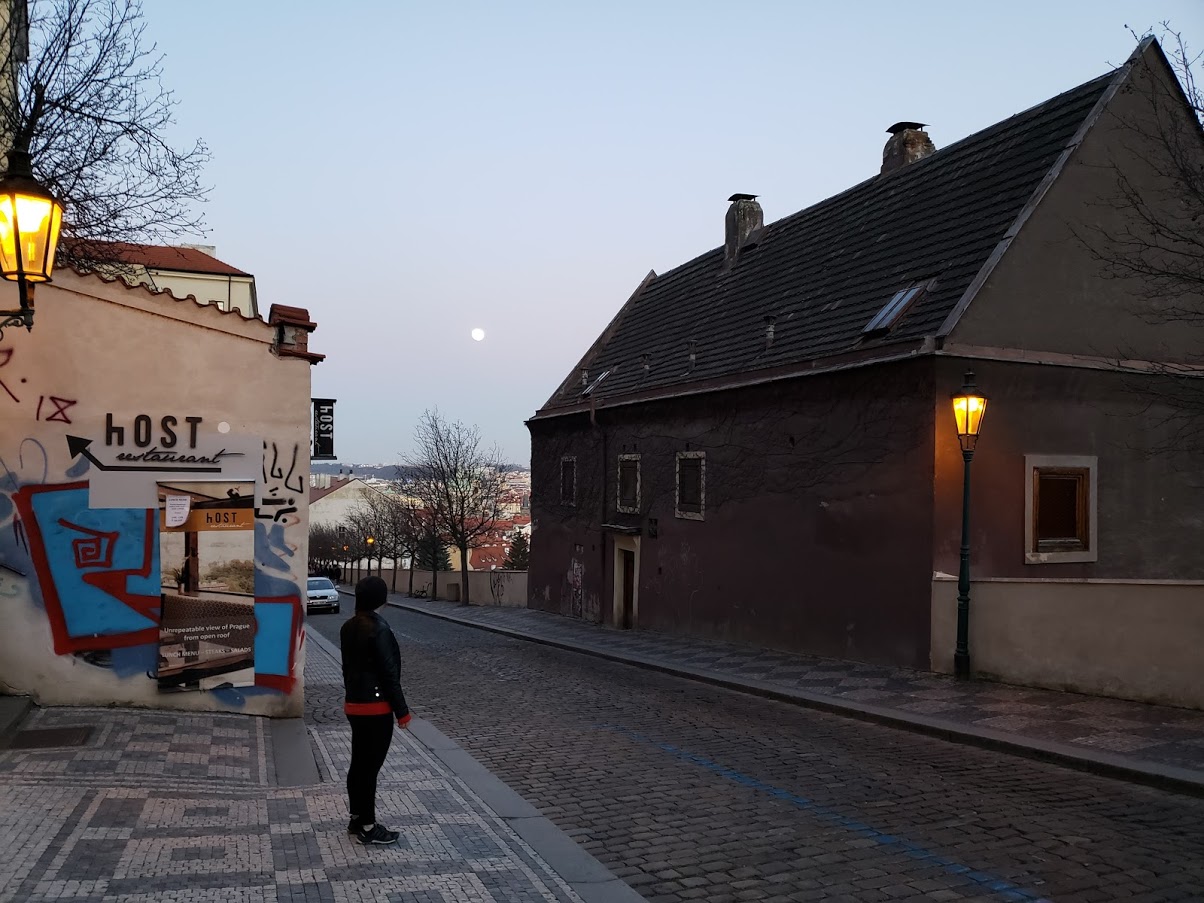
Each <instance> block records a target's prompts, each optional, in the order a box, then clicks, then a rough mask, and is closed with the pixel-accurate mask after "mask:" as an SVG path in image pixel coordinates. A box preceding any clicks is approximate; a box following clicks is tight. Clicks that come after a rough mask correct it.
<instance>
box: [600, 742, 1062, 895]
mask: <svg viewBox="0 0 1204 903" xmlns="http://www.w3.org/2000/svg"><path fill="white" fill-rule="evenodd" d="M594 727H596V728H599V729H601V730H607V731H613V732H614V733H618V734H623V735H624V736H626V737H630V738H631V739H633V740H638V741H640V742H641V743H649V744H651V745H652V746H655V747H656V748H657V749H660V750H663V751H664V752H667V753H669V754H670V755H671V756H674V757H676V758H678V759H680V760H682V761H683V762H689V763H690V764H692V765H697V766H699V767H700V768H705V769H706V770H707V771H710V772H712V773H713V774H717V775H719V776H720V777H722V778H727V779H728V780H729V781H734V782H735V783H737V784H740V785H742V786H744V787H750V788H752V789H753V790H759V791H761V792H763V793H767V794H769V795H770V796H773V797H775V798H777V799H780V800H782V801H783V802H787V803H790V804H791V805H792V806H794V807H796V808H798V809H802V810H803V811H805V812H807V813H808V814H809V815H812V816H814V817H816V818H818V819H820V820H821V821H825V822H829V823H831V824H834V825H837V826H839V827H841V828H844V829H845V830H847V831H850V832H852V833H854V834H857V835H859V836H861V837H865V838H868V839H869V840H872V841H874V843H876V844H878V845H879V846H883V847H889V848H891V849H895V850H899V851H901V852H903V853H905V854H906V855H907V856H908V857H910V858H911V859H915V860H916V861H918V862H923V863H926V864H928V865H934V866H937V867H939V868H940V869H942V870H944V871H945V872H948V873H949V874H951V875H957V876H958V877H961V878H965V879H966V880H967V881H972V882H973V883H975V884H977V885H979V886H981V887H983V888H985V889H987V890H989V891H992V892H993V893H996V894H999V895H1000V896H1001V897H1002V898H1003V899H1005V900H1016V901H1025V903H1050V901H1049V900H1047V899H1046V898H1045V897H1042V896H1041V895H1040V894H1038V893H1037V892H1036V891H1032V890H1028V889H1027V888H1023V887H1020V886H1018V885H1016V884H1012V883H1011V882H1010V881H1006V880H1005V879H1003V878H1000V877H999V876H998V875H992V874H990V873H988V872H982V871H978V870H976V869H972V868H970V866H968V865H963V864H962V863H960V862H957V861H955V860H953V859H949V858H948V857H946V856H941V855H940V854H938V853H933V852H932V851H930V850H926V849H924V848H923V847H921V846H920V845H919V844H916V843H913V842H912V841H910V840H907V839H906V838H903V837H896V836H895V835H893V834H887V833H885V832H882V831H879V830H878V829H877V828H874V827H872V826H871V825H867V824H865V823H864V822H860V821H857V819H855V818H849V817H848V816H847V815H841V814H840V813H839V812H837V811H835V810H833V809H829V808H827V807H826V806H821V805H819V804H818V803H816V802H815V801H814V800H809V799H807V798H806V797H803V796H799V795H798V794H796V793H792V792H791V791H789V790H786V789H784V788H782V787H775V786H774V785H773V784H767V783H765V782H764V781H762V780H759V779H758V778H754V777H753V776H752V775H747V774H744V773H743V772H740V771H736V770H735V769H734V768H728V767H727V766H726V765H721V764H720V763H718V762H714V761H712V760H711V759H708V758H706V757H705V756H700V755H698V754H696V753H692V752H689V751H688V750H685V749H682V748H681V747H679V746H674V745H673V744H672V743H662V742H661V741H659V740H654V739H653V738H651V737H648V736H646V735H644V734H641V733H639V732H638V731H633V730H628V729H627V728H624V727H620V726H618V725H614V724H595V725H594Z"/></svg>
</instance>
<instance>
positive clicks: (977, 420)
mask: <svg viewBox="0 0 1204 903" xmlns="http://www.w3.org/2000/svg"><path fill="white" fill-rule="evenodd" d="M986 412H987V398H986V396H985V395H983V394H981V393H980V392H979V391H978V386H976V385H975V384H974V371H973V370H967V371H966V377H965V382H963V383H962V388H961V391H960V392H955V393H954V394H953V416H954V418H955V419H956V420H957V441H958V443H959V444H960V445H961V448H962V462H963V470H962V548H961V566H960V567H959V568H958V572H957V648H956V650H955V651H954V653H953V673H954V674H955V675H956V676H957V677H959V678H968V677H969V676H970V642H969V641H970V459H971V458H973V457H974V446H975V445H977V444H978V431H979V430H980V429H982V418H983V415H984V414H986Z"/></svg>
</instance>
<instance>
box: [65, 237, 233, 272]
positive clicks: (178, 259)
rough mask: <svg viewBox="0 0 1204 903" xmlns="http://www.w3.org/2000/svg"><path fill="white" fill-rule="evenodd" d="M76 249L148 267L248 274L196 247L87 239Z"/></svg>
mask: <svg viewBox="0 0 1204 903" xmlns="http://www.w3.org/2000/svg"><path fill="white" fill-rule="evenodd" d="M79 250H80V252H81V255H82V256H85V257H91V258H94V259H97V260H99V261H105V260H107V261H111V262H113V263H125V264H134V265H138V266H144V267H146V268H147V269H148V270H173V271H175V272H179V273H204V274H206V275H212V276H247V277H250V276H251V274H250V273H248V272H246V271H244V270H240V269H238V267H234V266H231V265H230V264H228V263H225V262H223V261H221V260H218V259H217V258H216V257H214V256H213V255H212V254H208V253H206V252H205V251H202V250H200V249H199V248H190V247H183V246H174V247H169V246H167V245H142V244H135V243H133V242H126V241H90V242H87V243H86V245H83V244H81V246H80V248H79Z"/></svg>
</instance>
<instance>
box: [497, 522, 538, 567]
mask: <svg viewBox="0 0 1204 903" xmlns="http://www.w3.org/2000/svg"><path fill="white" fill-rule="evenodd" d="M530 562H531V545H530V543H528V542H527V534H526V533H524V532H523V531H522V530H515V531H514V533H513V534H512V535H511V536H510V551H509V552H507V553H506V560H505V561H503V562H502V567H503V568H504V569H505V570H508V571H525V570H526V569H527V567H528V566H529V565H530Z"/></svg>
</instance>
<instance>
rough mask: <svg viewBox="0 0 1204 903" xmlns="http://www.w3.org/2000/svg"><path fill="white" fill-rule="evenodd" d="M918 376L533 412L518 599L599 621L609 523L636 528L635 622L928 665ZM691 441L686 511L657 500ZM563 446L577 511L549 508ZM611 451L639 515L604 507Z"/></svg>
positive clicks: (832, 378) (924, 393)
mask: <svg viewBox="0 0 1204 903" xmlns="http://www.w3.org/2000/svg"><path fill="white" fill-rule="evenodd" d="M931 372H932V362H931V360H928V361H916V362H909V363H905V364H896V365H882V366H878V367H872V368H865V369H862V370H857V371H849V372H846V373H843V374H835V375H827V376H816V377H807V378H801V379H797V380H794V381H792V382H789V383H777V384H773V385H770V386H763V387H756V388H750V389H742V390H731V391H728V392H723V393H714V394H710V395H701V396H697V397H693V398H682V399H678V400H676V401H671V402H670V401H664V402H657V403H649V404H643V405H633V406H630V407H616V408H603V409H601V410H599V411H597V412H596V422H597V425H596V426H593V427H591V426H590V424H589V417H588V415H576V416H574V418H572V419H569V418H557V419H556V420H551V421H545V422H541V421H534V422H532V424H531V430H532V517H533V519H534V532H533V537H532V553H531V570H530V587H531V590H530V592H531V601H530V604H531V605H532V607H538V608H543V609H545V610H550V611H557V612H560V613H563V614H576V613H577V610H580V611H581V612H582V614H583V615H584V616H586V617H591V618H593V619H596V620H602V621H606V622H609V621H610V619H611V599H612V598H613V593H614V577H613V570H614V569H613V538H612V536H611V535H609V534H606V533H604V532H603V531H600V530H599V529H598V524H599V523H603V522H604V523H608V524H622V525H628V526H631V527H637V528H639V530H640V532H641V536H640V563H639V568H640V570H639V617H638V625H637V626H639V627H644V628H653V629H661V630H667V631H676V632H682V633H688V634H691V635H696V636H705V637H715V638H720V639H725V640H731V641H745V642H751V643H757V644H761V645H766V646H770V647H776V648H783V649H792V650H800V651H809V652H814V653H817V654H821V655H832V656H840V657H844V658H850V659H855V660H862V661H872V662H891V663H897V664H900V665H910V666H917V667H925V666H927V664H928V643H929V610H930V600H931V583H930V581H931V562H932V549H931V539H930V527H931V524H932V522H933V521H932V504H933V498H934V496H933V491H932V485H931V466H932V460H933V450H932V436H933V426H932V417H933V406H932V403H931V398H932V381H931ZM603 447H605V458H606V462H607V468H606V472H605V474H604V473H603V471H602V468H601V460H600V459H601V457H602V454H603ZM697 450H702V451H705V452H706V453H707V458H706V487H705V492H706V517H705V520H703V521H701V522H699V521H693V520H686V519H681V518H678V517H676V516H675V513H674V507H675V463H676V452H678V451H697ZM564 454H575V455H576V457H577V462H578V487H579V498H578V507H577V508H576V509H567V508H564V507H563V506H560V505H559V504H557V502H558V497H559V462H560V458H561V456H562V455H564ZM619 454H639V455H640V456H641V480H642V493H641V495H642V498H641V506H640V513H639V514H638V515H627V514H620V513H618V512H616V510H615V497H614V493H615V483H616V479H617V463H616V462H617V456H618V455H619ZM603 481H604V484H603ZM603 485H604V486H605V490H604V494H603ZM603 512H605V513H604V514H603ZM653 522H655V527H653ZM654 534H655V535H654ZM574 561H578V562H580V563H581V568H582V574H581V592H580V593H579V594H578V595H579V598H575V597H574V596H573V593H574V586H573V577H572V576H571V574H572V571H573V567H574V565H573V564H572V562H574Z"/></svg>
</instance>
